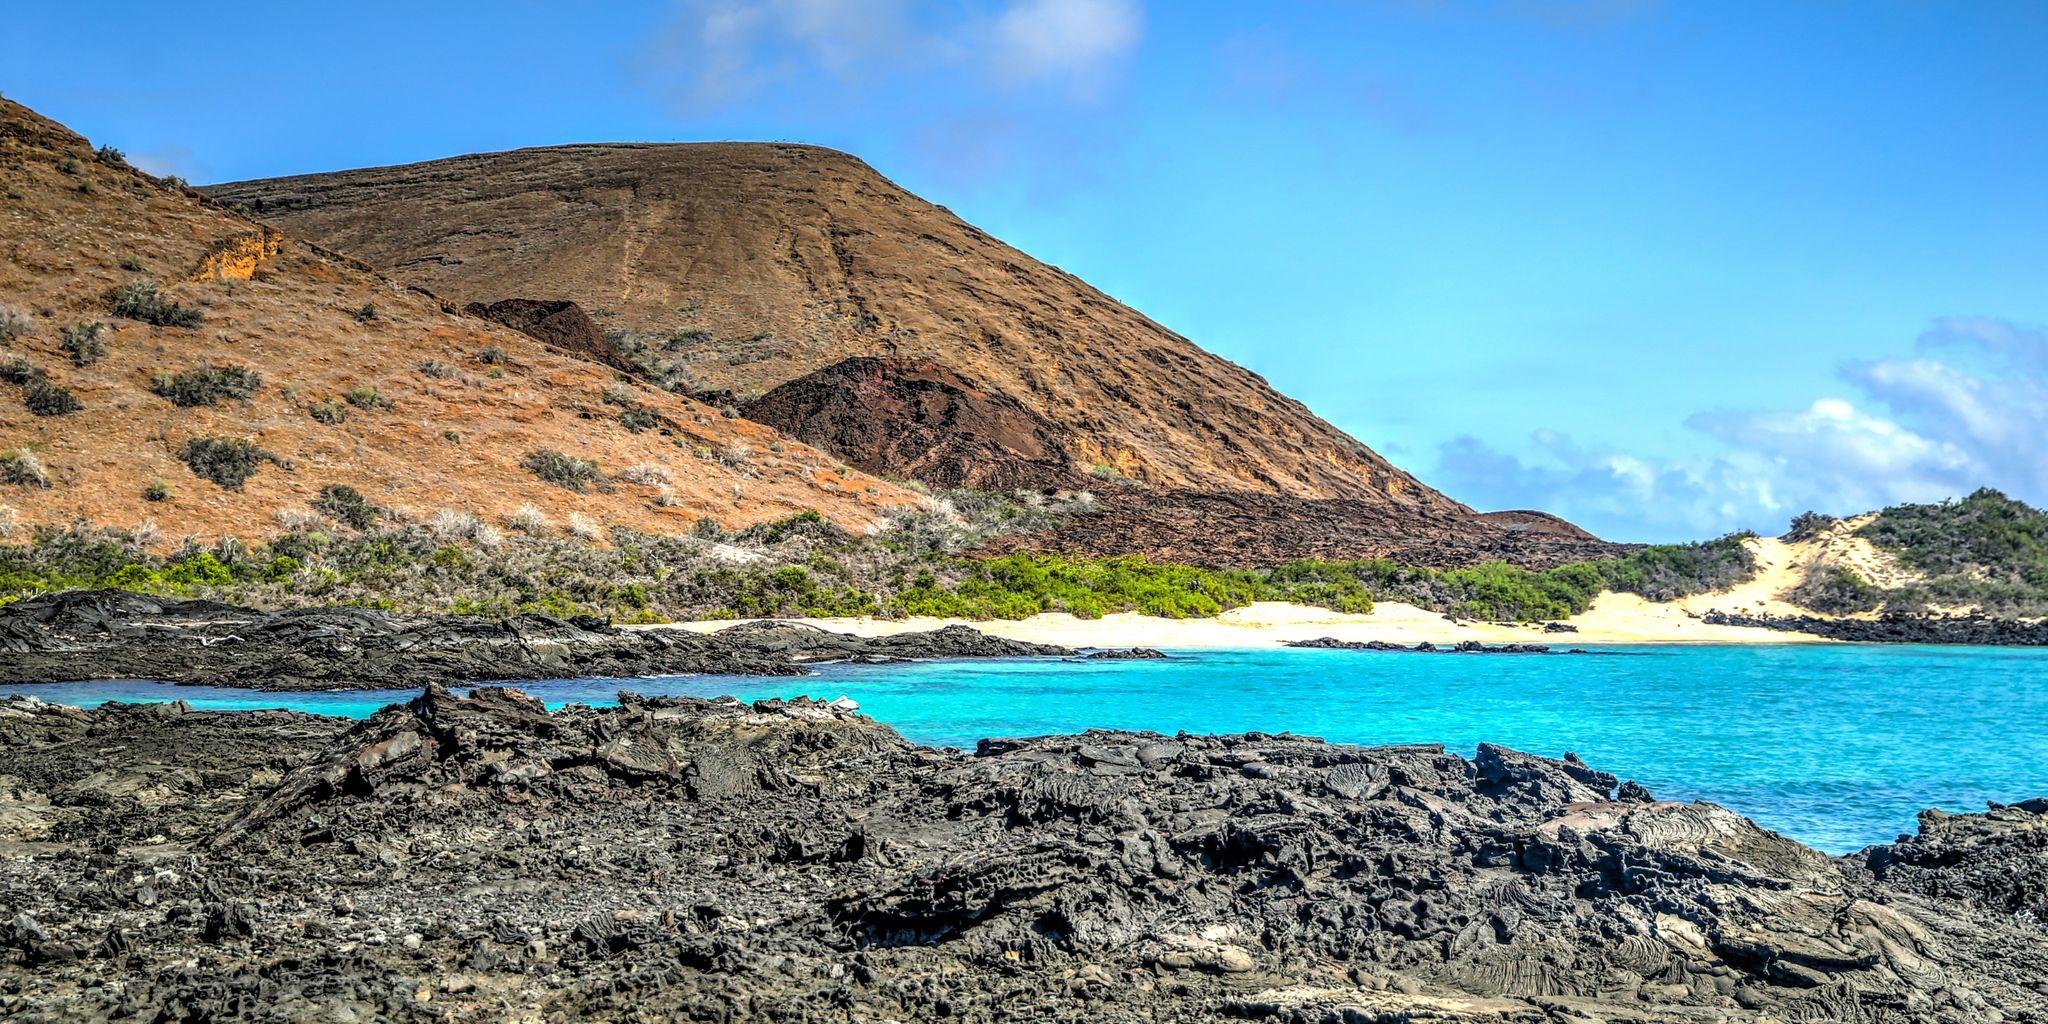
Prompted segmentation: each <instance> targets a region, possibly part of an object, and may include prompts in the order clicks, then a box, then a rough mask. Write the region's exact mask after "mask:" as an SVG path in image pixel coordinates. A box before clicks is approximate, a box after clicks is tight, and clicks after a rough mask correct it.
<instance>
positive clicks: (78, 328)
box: [57, 320, 107, 366]
mask: <svg viewBox="0 0 2048 1024" xmlns="http://www.w3.org/2000/svg"><path fill="white" fill-rule="evenodd" d="M102 329H104V325H102V324H101V323H100V322H99V321H97V320H95V321H92V322H91V323H76V324H70V325H67V326H65V327H64V328H62V329H61V330H59V331H58V332H57V333H58V335H59V337H60V338H61V339H62V340H60V341H59V342H58V343H57V347H58V348H61V349H63V350H64V354H65V355H67V356H70V357H71V364H72V365H73V366H91V365H92V364H94V363H97V362H99V361H100V357H101V356H104V355H106V354H107V343H106V341H105V339H102V338H101V337H100V331H101V330H102Z"/></svg>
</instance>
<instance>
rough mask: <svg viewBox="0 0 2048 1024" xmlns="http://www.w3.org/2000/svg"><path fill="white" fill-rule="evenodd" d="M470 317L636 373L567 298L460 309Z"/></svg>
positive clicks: (633, 367) (479, 305)
mask: <svg viewBox="0 0 2048 1024" xmlns="http://www.w3.org/2000/svg"><path fill="white" fill-rule="evenodd" d="M462 311H463V312H465V313H468V314H469V315H470V316H474V317H482V318H483V319H485V320H491V321H494V322H496V323H500V324H504V325H505V326H507V327H510V328H512V329H513V330H515V331H518V332H519V333H521V334H524V335H526V336H527V337H529V338H532V339H534V340H536V341H539V342H542V343H544V344H546V345H547V346H548V347H549V348H553V349H556V350H559V351H562V352H567V353H569V354H570V355H572V356H580V357H582V358H584V359H590V360H595V361H596V362H600V363H605V364H607V365H609V366H613V367H616V368H618V369H621V370H628V371H632V370H637V369H638V367H636V366H634V365H633V363H632V361H631V360H628V359H625V358H622V357H621V356H620V355H619V354H618V353H616V352H613V351H612V347H611V346H610V345H609V344H607V343H606V342H605V340H604V332H603V331H600V330H598V329H597V322H596V321H594V320H592V319H590V315H589V314H588V313H585V312H583V307H582V306H579V305H577V304H575V303H574V302H570V301H568V300H567V299H559V300H555V301H543V300H540V299H504V300H501V301H498V302H492V303H482V302H472V303H470V304H469V305H467V306H464V307H462Z"/></svg>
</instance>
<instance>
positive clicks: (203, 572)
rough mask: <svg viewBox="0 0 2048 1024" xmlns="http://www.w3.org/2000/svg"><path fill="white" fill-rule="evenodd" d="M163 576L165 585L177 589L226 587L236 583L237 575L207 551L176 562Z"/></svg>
mask: <svg viewBox="0 0 2048 1024" xmlns="http://www.w3.org/2000/svg"><path fill="white" fill-rule="evenodd" d="M162 575H163V581H164V582H165V583H168V584H170V585H172V586H175V587H224V586H227V585H228V584H230V583H233V582H234V581H235V574H234V573H232V572H229V571H228V567H227V566H225V565H222V564H221V562H220V559H218V558H215V557H214V556H213V555H212V553H210V552H205V551H202V552H200V553H198V554H196V555H190V556H187V557H186V558H184V559H182V560H180V561H178V562H176V563H175V564H173V565H172V566H171V567H170V568H168V569H165V570H164V572H163V574H162Z"/></svg>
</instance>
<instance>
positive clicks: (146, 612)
mask: <svg viewBox="0 0 2048 1024" xmlns="http://www.w3.org/2000/svg"><path fill="white" fill-rule="evenodd" d="M1075 654H1076V652H1075V651H1074V650H1073V649H1071V648H1067V647H1059V646H1054V645H1050V644H1034V643H1028V642H1025V641H1022V640H1006V639H1003V638H1000V637H992V636H988V635H986V634H983V633H981V632H979V631H977V630H974V629H971V628H968V627H966V626H949V627H946V628H943V629H936V630H931V631H929V632H923V633H900V634H896V635H893V636H882V637H858V636H851V635H848V634H843V633H833V632H829V631H827V630H822V629H818V628H816V627H813V626H807V625H803V624H801V623H795V622H773V621H762V622H743V623H739V624H737V625H734V626H730V627H727V628H725V629H722V630H719V631H718V632H715V633H708V634H707V633H691V632H686V631H682V630H642V629H619V628H617V627H614V626H613V625H612V624H610V623H609V622H606V621H604V620H602V619H592V618H582V617H579V618H571V619H560V618H554V617H552V616H546V615H520V616H514V617H512V618H508V619H483V618H468V617H463V616H453V615H447V616H422V615H399V614H395V613H392V612H383V611H374V610H369V609H362V608H308V609H300V610H293V611H283V612H262V611H252V610H250V609H246V608H238V607H235V606H233V605H225V604H220V603H217V602H213V601H185V600H172V599H166V598H156V597H149V596H146V595H142V594H134V593H128V592H126V591H119V590H76V591H67V592H64V593H60V594H51V595H47V596H42V597H34V598H29V599H26V600H22V601H17V602H15V603H13V604H10V605H7V606H5V607H0V684H32V683H54V682H69V681H75V680H89V679H156V680H162V681H165V682H174V683H186V684H200V685H213V686H238V687H246V688H250V689H257V690H362V689H416V688H418V687H420V686H422V685H426V684H430V683H432V684H453V683H469V682H498V681H510V680H528V679H560V678H574V677H588V676H595V677H606V678H628V677H633V676H650V675H680V674H686V673H712V674H719V675H766V676H777V675H783V676H786V675H798V674H801V673H802V672H803V671H804V669H803V666H804V665H807V664H816V663H820V662H827V661H865V662H891V661H910V660H919V659H928V658H1008V657H1072V656H1074V655H1075Z"/></svg>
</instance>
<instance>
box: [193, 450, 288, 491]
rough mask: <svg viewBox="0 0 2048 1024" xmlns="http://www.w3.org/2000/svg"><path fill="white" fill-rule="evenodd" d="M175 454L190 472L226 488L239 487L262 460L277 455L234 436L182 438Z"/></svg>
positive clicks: (253, 472) (272, 459)
mask: <svg viewBox="0 0 2048 1024" xmlns="http://www.w3.org/2000/svg"><path fill="white" fill-rule="evenodd" d="M178 458H180V459H183V460H184V462H185V465H187V466H190V467H191V468H192V472H193V473H195V474H197V475H198V476H200V477H203V478H205V479H207V480H211V481H213V482H214V483H216V484H218V485H220V486H221V487H222V488H223V489H225V490H230V491H239V490H241V489H242V485H243V484H244V483H246V482H248V479H249V478H250V477H252V476H254V475H256V470H257V468H258V467H260V466H262V465H263V463H265V462H276V461H277V456H275V455H273V454H271V453H270V452H267V451H264V450H263V449H262V447H260V446H259V445H257V444H256V442H254V441H249V440H244V439H242V438H237V437H200V438H194V439H192V440H190V441H187V442H185V447H184V448H183V449H182V450H181V451H179V453H178Z"/></svg>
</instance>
